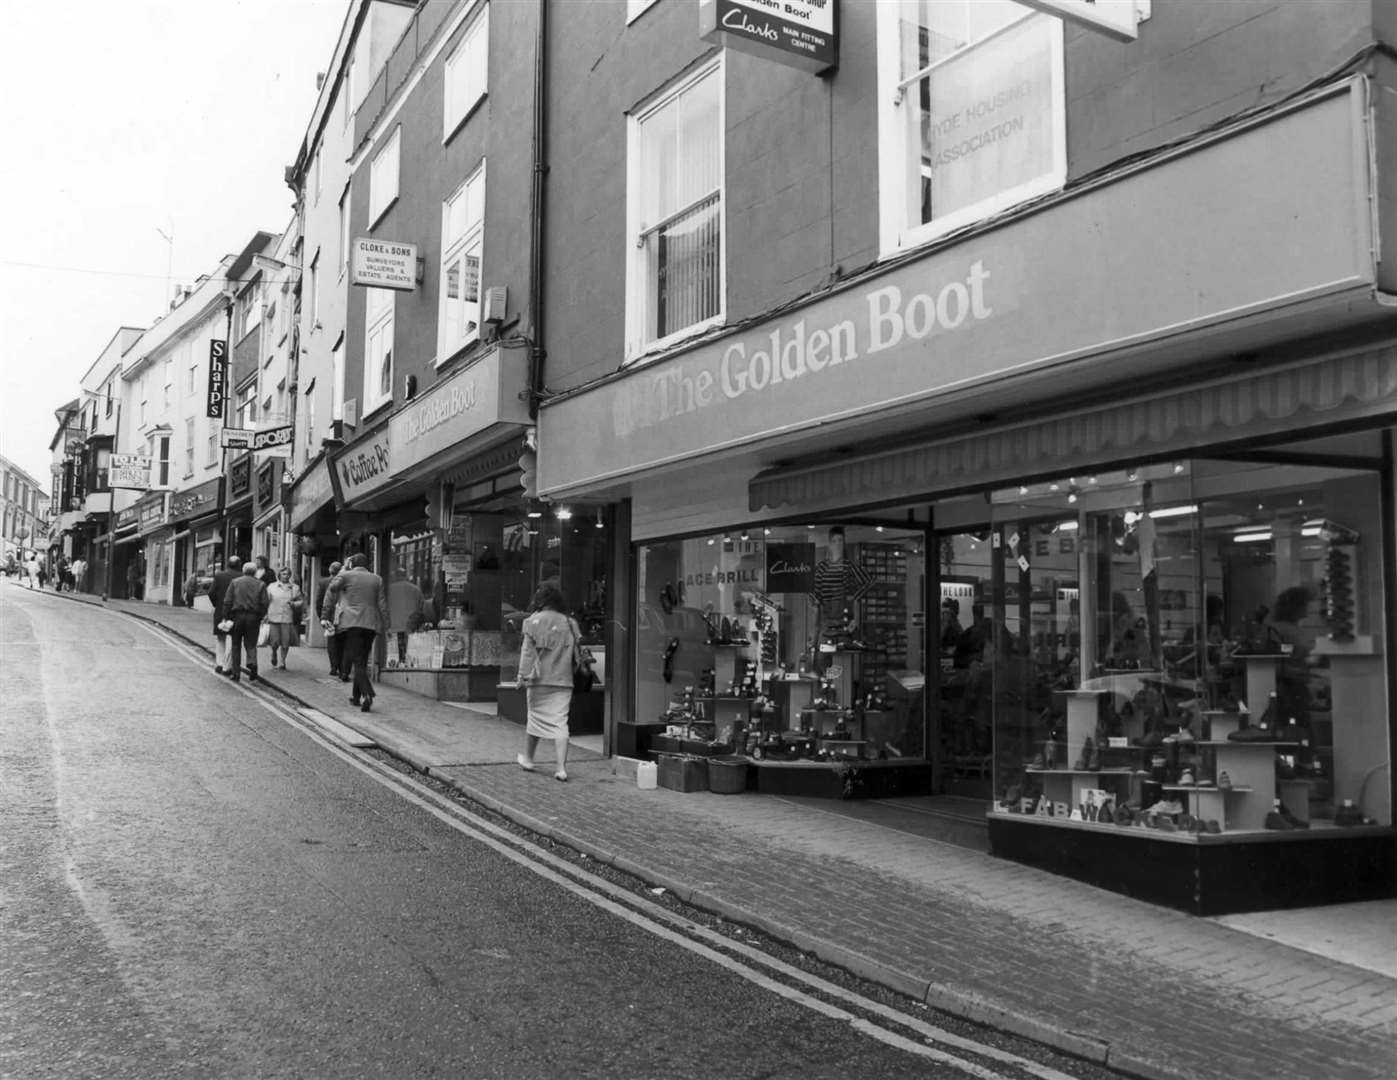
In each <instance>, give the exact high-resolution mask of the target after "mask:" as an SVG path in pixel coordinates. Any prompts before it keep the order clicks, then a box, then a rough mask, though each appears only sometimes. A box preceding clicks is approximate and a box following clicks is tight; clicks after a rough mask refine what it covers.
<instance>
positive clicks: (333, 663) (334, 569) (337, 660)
mask: <svg viewBox="0 0 1397 1080" xmlns="http://www.w3.org/2000/svg"><path fill="white" fill-rule="evenodd" d="M328 569H329V573H327V574H326V575H325V576H324V577H322V578H321V579H320V580H319V582H317V583H316V589H315V610H316V611H319V610H320V609H321V608H323V607H324V606H325V595H326V592H327V591H328V590H329V588H330V582H332V581H334V580H335V575H336V574H338V573H339V572H340V571H341V570H343V569H344V564H343V563H341V562H339V561H338V560H336V561H335V562H332V563H331V564H330V565H329V567H328ZM322 629H323V630H324V631H325V653H326V655H327V656H328V657H329V660H330V674H331V676H333V677H334V678H336V679H339V681H340V682H349V671H348V669H347V668H346V667H345V666H344V664H343V663H342V662H341V659H342V656H343V654H344V638H342V637H340V636H339V634H337V633H335V622H334V619H333V618H331V619H330V620H329V623H328V625H326V624H325V623H324V622H322Z"/></svg>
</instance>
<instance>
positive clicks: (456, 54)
mask: <svg viewBox="0 0 1397 1080" xmlns="http://www.w3.org/2000/svg"><path fill="white" fill-rule="evenodd" d="M489 44H490V6H489V5H488V4H485V5H482V7H481V11H480V14H479V15H478V16H476V18H475V19H474V21H472V23H471V25H470V28H469V29H468V30H467V31H466V33H465V35H464V36H463V37H462V38H461V43H460V44H459V45H457V46H456V49H455V51H453V52H452V54H451V56H450V57H449V58H448V59H447V61H446V68H445V73H444V76H443V83H444V94H445V100H444V104H443V108H442V132H441V137H442V141H443V142H445V141H446V140H447V139H449V138H451V135H452V133H453V132H454V131H455V130H456V129H457V128H458V127H460V126H461V123H462V122H463V121H464V120H465V119H466V117H467V116H469V115H470V112H471V110H472V109H474V108H475V104H476V102H478V101H479V100H480V99H481V98H483V97H484V96H485V91H486V87H487V86H488V84H489Z"/></svg>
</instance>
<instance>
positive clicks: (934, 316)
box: [538, 81, 1376, 497]
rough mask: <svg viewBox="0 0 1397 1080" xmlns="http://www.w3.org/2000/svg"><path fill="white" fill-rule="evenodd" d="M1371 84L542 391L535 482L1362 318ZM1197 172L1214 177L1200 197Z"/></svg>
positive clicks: (1127, 374)
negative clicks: (584, 380) (783, 307)
mask: <svg viewBox="0 0 1397 1080" xmlns="http://www.w3.org/2000/svg"><path fill="white" fill-rule="evenodd" d="M1360 96H1361V83H1360V82H1356V81H1349V82H1346V83H1343V84H1339V85H1337V86H1334V87H1329V88H1326V89H1325V90H1324V91H1322V92H1316V94H1315V95H1314V96H1313V97H1311V98H1309V99H1306V100H1305V101H1303V102H1301V103H1297V104H1295V105H1293V106H1291V107H1289V108H1288V109H1286V110H1285V111H1283V112H1280V113H1279V114H1276V115H1273V116H1270V117H1268V118H1267V119H1266V120H1265V121H1264V122H1257V123H1254V124H1251V125H1248V126H1246V127H1244V128H1242V129H1240V130H1238V131H1235V132H1233V133H1232V134H1231V135H1230V136H1229V137H1228V138H1220V139H1217V140H1216V141H1213V142H1209V143H1207V144H1205V145H1202V146H1199V147H1197V148H1194V149H1192V150H1191V152H1189V153H1184V154H1179V155H1177V156H1173V157H1168V158H1165V159H1164V160H1162V161H1160V162H1159V163H1157V164H1154V165H1152V166H1151V167H1149V168H1142V169H1140V170H1138V171H1136V172H1133V173H1130V174H1129V175H1127V176H1125V177H1123V178H1121V179H1119V180H1117V181H1116V182H1114V183H1111V184H1106V185H1103V186H1101V187H1099V188H1094V189H1091V190H1090V191H1089V192H1087V193H1085V194H1078V195H1075V196H1069V197H1064V198H1062V199H1060V200H1058V201H1056V202H1054V203H1051V204H1049V205H1047V206H1043V207H1040V208H1038V209H1037V210H1035V212H1033V213H1027V214H1023V215H1021V216H1018V217H1014V218H1012V219H1010V220H1007V221H1004V222H1002V223H1000V224H997V225H996V226H995V227H994V228H987V229H985V230H983V231H981V232H979V233H977V234H976V235H974V236H969V237H967V238H965V239H964V240H962V241H961V242H960V243H957V244H955V245H952V246H949V247H942V248H936V249H933V250H931V251H929V252H928V253H926V254H925V255H923V256H921V257H919V258H915V259H909V260H907V261H905V262H900V263H897V264H896V265H893V266H891V267H888V268H887V269H883V270H880V271H878V272H876V273H873V274H871V275H869V276H867V277H864V278H861V279H858V280H856V281H854V282H851V283H849V284H848V285H847V286H845V287H844V288H841V289H838V290H836V291H833V292H831V293H829V294H826V295H825V296H823V297H821V298H820V299H817V300H815V301H813V302H811V303H809V304H806V305H803V306H801V307H799V308H797V309H794V310H791V311H789V312H786V313H783V314H781V315H777V316H773V317H771V318H769V319H767V320H765V321H764V322H759V323H754V324H752V325H750V326H748V327H744V328H743V329H741V330H738V331H737V332H734V333H730V334H727V335H725V336H723V337H720V338H717V339H716V340H710V341H704V342H701V343H698V344H695V345H694V346H692V347H690V348H687V349H683V350H681V351H677V352H674V353H671V354H670V355H669V356H666V357H664V358H662V359H659V360H657V361H655V362H654V363H651V364H648V365H646V366H643V367H638V368H635V369H633V370H632V371H630V372H627V373H626V374H625V375H623V376H622V377H620V378H618V379H615V380H612V381H607V382H604V383H602V384H600V385H599V386H597V387H591V388H588V389H586V390H584V391H580V392H578V393H575V394H570V395H563V396H561V397H560V398H559V399H558V400H557V401H554V402H547V403H545V404H544V406H543V408H542V409H541V411H540V414H539V430H540V439H541V441H542V442H543V443H544V444H545V445H547V446H565V447H567V448H568V450H567V453H563V454H546V455H540V457H539V472H538V478H539V492H540V494H542V495H545V496H553V497H557V496H560V495H563V494H567V493H568V492H569V491H572V490H578V491H581V490H586V489H587V488H589V487H591V486H594V485H597V484H599V483H602V482H605V481H608V480H611V479H615V478H621V477H625V476H628V475H635V474H636V473H638V472H640V471H641V470H644V469H651V468H656V467H659V466H662V465H666V464H672V463H678V462H682V461H685V460H689V459H692V458H694V457H696V456H698V455H705V454H716V453H720V452H722V451H724V450H729V449H735V448H738V447H743V446H750V445H756V444H759V443H760V442H761V441H763V440H766V439H771V438H776V437H781V436H783V435H790V434H799V433H801V432H806V431H810V430H812V429H813V428H814V427H816V426H821V425H823V430H825V431H834V430H837V428H836V427H831V425H839V426H842V427H844V428H848V429H852V428H853V427H855V426H856V425H857V426H862V425H865V424H867V423H868V422H869V421H870V419H872V418H879V417H886V418H895V417H900V416H904V415H905V416H908V417H912V416H914V415H921V414H924V413H925V410H926V409H927V408H928V407H929V406H931V405H933V404H942V403H945V407H946V408H951V407H952V406H953V405H954V404H955V403H956V402H958V401H963V400H965V399H966V398H967V397H968V396H970V395H973V394H976V393H977V392H978V391H979V389H980V388H982V387H992V386H995V385H997V384H998V383H1001V382H1003V381H1005V380H1008V379H1011V378H1012V379H1014V380H1016V381H1018V382H1019V383H1020V384H1026V383H1032V384H1033V385H1041V380H1045V379H1047V378H1048V377H1049V376H1051V378H1053V379H1055V380H1058V379H1066V378H1067V377H1069V376H1071V377H1073V378H1075V379H1078V380H1082V382H1083V383H1085V382H1086V381H1087V380H1088V379H1089V378H1091V379H1101V378H1106V377H1107V376H1105V375H1100V374H1096V372H1097V371H1098V370H1099V369H1100V367H1101V365H1103V364H1105V363H1106V362H1107V361H1108V360H1109V361H1110V362H1111V363H1112V364H1113V365H1114V366H1113V369H1112V374H1111V376H1110V377H1113V378H1122V379H1124V378H1131V377H1137V376H1141V375H1155V374H1163V373H1165V372H1167V371H1168V370H1169V369H1170V367H1171V366H1175V365H1177V362H1178V361H1177V358H1176V357H1171V355H1170V353H1169V351H1168V350H1167V349H1163V348H1160V347H1158V346H1159V345H1160V344H1161V343H1171V344H1174V345H1180V343H1182V342H1185V341H1188V340H1191V339H1193V338H1201V337H1203V336H1205V335H1215V334H1217V333H1219V332H1220V331H1222V330H1224V329H1231V330H1234V331H1235V333H1236V335H1237V339H1238V341H1239V342H1242V341H1245V340H1246V337H1247V335H1248V334H1254V333H1256V332H1257V331H1256V330H1255V329H1253V327H1256V326H1258V325H1264V324H1268V323H1269V322H1270V321H1271V320H1273V319H1275V318H1278V317H1282V316H1284V317H1289V318H1291V319H1294V320H1300V319H1304V320H1306V321H1307V322H1308V321H1310V320H1313V319H1314V318H1315V317H1316V315H1315V311H1316V310H1317V309H1323V310H1324V311H1330V310H1332V311H1333V312H1334V315H1333V317H1334V318H1335V319H1336V320H1337V319H1339V318H1341V317H1345V316H1343V308H1344V307H1345V306H1346V305H1347V304H1350V303H1356V302H1362V301H1363V300H1364V298H1367V297H1370V296H1371V292H1372V288H1373V283H1374V281H1375V280H1376V272H1375V267H1374V263H1373V258H1372V254H1371V253H1372V252H1373V251H1374V250H1375V249H1374V246H1373V244H1374V242H1373V237H1372V235H1371V234H1372V229H1371V223H1372V216H1371V214H1369V213H1368V212H1367V207H1368V206H1369V205H1370V189H1371V184H1372V181H1371V176H1370V173H1369V171H1368V168H1367V165H1366V158H1364V156H1363V155H1362V154H1358V153H1355V152H1354V147H1355V146H1363V145H1366V140H1367V134H1366V133H1365V132H1364V131H1363V130H1361V128H1360V127H1358V124H1359V122H1358V121H1356V120H1355V119H1354V118H1355V117H1361V116H1363V115H1364V110H1363V108H1361V107H1359V105H1358V104H1357V100H1358V99H1359V98H1360ZM1282 148H1284V149H1282ZM1219 176H1227V177H1229V183H1227V184H1218V183H1217V182H1216V178H1217V177H1219ZM1276 176H1284V177H1285V182H1284V183H1283V184H1281V185H1277V184H1275V183H1274V178H1275V177H1276ZM1268 177H1269V178H1270V179H1268ZM1180 191H1197V192H1206V197H1205V198H1199V199H1196V200H1192V201H1190V202H1189V203H1188V204H1187V206H1186V207H1185V206H1184V204H1182V203H1181V202H1180V200H1179V194H1178V193H1179V192H1180ZM1297 237H1303V238H1304V243H1299V242H1297ZM1064 246H1067V247H1070V248H1071V250H1072V253H1073V258H1072V272H1071V273H1063V272H1062V252H1063V250H1064ZM1242 250H1245V251H1246V260H1245V262H1246V271H1245V272H1242V271H1241V269H1240V267H1239V261H1238V260H1239V258H1240V256H1239V254H1238V252H1239V251H1242ZM1302 305H1303V309H1302ZM1068 311H1070V312H1072V318H1070V319H1068V318H1063V317H1062V313H1063V312H1068ZM1244 317H1250V318H1251V320H1252V321H1251V323H1250V324H1248V325H1242V320H1243V318H1244ZM1348 317H1351V316H1348ZM1035 380H1037V381H1035Z"/></svg>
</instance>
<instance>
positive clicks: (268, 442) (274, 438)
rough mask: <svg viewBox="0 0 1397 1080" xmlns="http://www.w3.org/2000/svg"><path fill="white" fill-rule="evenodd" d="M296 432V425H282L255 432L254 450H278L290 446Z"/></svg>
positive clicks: (253, 437) (253, 438)
mask: <svg viewBox="0 0 1397 1080" xmlns="http://www.w3.org/2000/svg"><path fill="white" fill-rule="evenodd" d="M295 431H296V428H295V425H293V424H282V425H280V426H279V427H274V428H263V429H262V430H261V431H257V432H253V435H252V449H254V450H276V449H278V448H280V447H283V446H290V445H291V438H292V436H293V435H294V434H295Z"/></svg>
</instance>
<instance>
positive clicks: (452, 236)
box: [437, 164, 485, 360]
mask: <svg viewBox="0 0 1397 1080" xmlns="http://www.w3.org/2000/svg"><path fill="white" fill-rule="evenodd" d="M484 233H485V166H484V165H483V164H482V165H481V166H480V168H478V169H477V170H476V171H475V173H474V175H472V176H471V178H470V179H469V180H467V181H466V182H465V183H464V184H462V185H461V187H460V188H459V189H458V190H457V192H456V194H454V195H452V196H451V198H450V199H448V200H447V201H446V202H445V203H443V204H442V208H441V250H442V257H441V286H440V287H441V318H440V322H439V325H438V330H437V359H438V360H445V359H446V358H447V357H449V356H451V355H452V354H453V353H454V352H456V351H457V350H458V349H460V348H461V347H462V346H464V345H467V344H469V343H470V342H472V341H475V340H476V339H477V338H478V337H480V257H481V245H482V242H483V240H484Z"/></svg>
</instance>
